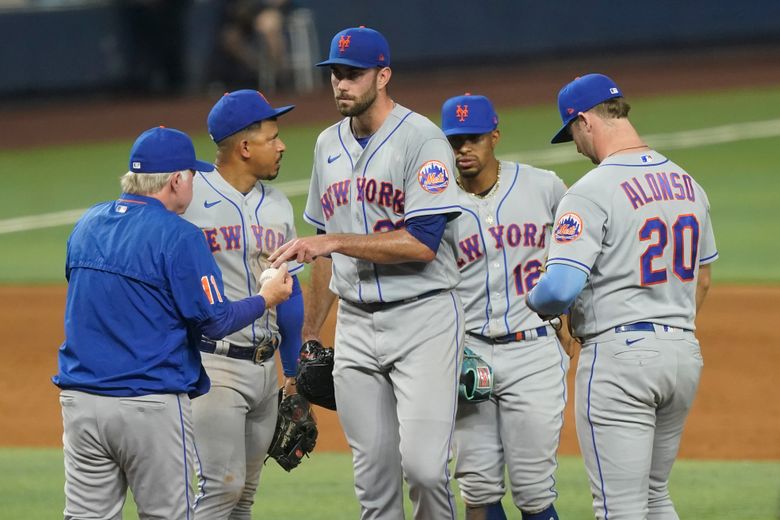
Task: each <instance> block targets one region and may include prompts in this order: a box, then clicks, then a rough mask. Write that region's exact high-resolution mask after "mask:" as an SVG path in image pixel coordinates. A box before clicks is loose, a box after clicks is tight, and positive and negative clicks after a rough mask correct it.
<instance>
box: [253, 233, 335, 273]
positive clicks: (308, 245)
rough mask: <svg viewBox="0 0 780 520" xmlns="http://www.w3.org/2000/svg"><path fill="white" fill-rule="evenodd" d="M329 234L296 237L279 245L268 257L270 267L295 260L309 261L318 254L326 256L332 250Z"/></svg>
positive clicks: (299, 261) (300, 261)
mask: <svg viewBox="0 0 780 520" xmlns="http://www.w3.org/2000/svg"><path fill="white" fill-rule="evenodd" d="M331 239H332V236H331V235H315V236H311V237H303V238H296V239H294V240H290V241H289V242H287V243H286V244H284V245H282V246H281V247H279V248H278V249H277V250H276V251H274V252H273V254H271V256H269V257H268V260H269V261H270V262H271V267H279V266H280V265H282V264H283V263H285V262H287V261H290V260H293V259H294V260H296V261H297V262H298V263H301V264H303V263H306V264H308V263H311V262H313V261H314V259H315V258H317V257H318V256H326V255H329V254H330V253H332V252H333V240H331Z"/></svg>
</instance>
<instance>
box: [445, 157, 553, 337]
mask: <svg viewBox="0 0 780 520" xmlns="http://www.w3.org/2000/svg"><path fill="white" fill-rule="evenodd" d="M501 172H502V174H501V177H500V179H499V182H498V184H499V189H498V191H497V192H496V193H495V194H493V195H489V196H487V197H484V198H482V197H478V196H475V195H473V194H471V193H467V192H466V191H465V190H460V193H459V200H460V204H461V207H462V209H463V214H462V216H461V218H460V219H459V221H460V224H459V229H458V231H459V235H458V250H457V254H458V256H457V260H456V261H457V265H458V268H459V269H460V271H461V273H462V274H463V278H462V280H461V283H460V285H459V292H460V295H461V299H463V301H464V303H465V304H466V305H465V306H466V309H467V310H468V311H467V313H466V321H467V330H476V331H479V333H480V334H485V335H502V334H509V333H510V332H513V331H518V330H525V329H529V328H533V327H536V326H539V325H540V324H541V320H540V319H539V318H538V316H536V315H535V314H534V313H532V312H531V311H530V310H528V309H527V307H526V306H525V305H518V304H515V302H516V301H517V299H518V298H522V297H524V296H525V294H526V293H527V292H529V291H530V290H531V289H533V287H534V286H535V285H536V283H537V281H538V280H539V278H540V276H541V274H542V271H541V269H542V265H543V262H544V256H545V252H546V249H547V245H548V243H549V238H550V236H549V235H550V233H551V228H552V224H553V222H554V217H555V210H556V208H557V205H558V200H559V199H560V197H561V196H562V195H563V193H564V192H565V191H566V187H565V185H564V184H563V181H561V180H560V179H559V178H558V177H557V176H556V175H555V174H554V173H552V172H549V171H546V170H540V169H538V168H534V167H532V166H529V165H525V164H516V163H510V162H505V161H504V162H501Z"/></svg>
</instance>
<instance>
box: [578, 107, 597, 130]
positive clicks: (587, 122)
mask: <svg viewBox="0 0 780 520" xmlns="http://www.w3.org/2000/svg"><path fill="white" fill-rule="evenodd" d="M577 115H578V116H579V121H580V123H579V124H581V125H582V128H583V130H585V131H586V132H591V131H592V130H593V119H594V118H595V117H596V116H595V115H593V114H592V113H591V112H580V113H578V114H577ZM574 124H578V123H577V122H576V121H575V122H574Z"/></svg>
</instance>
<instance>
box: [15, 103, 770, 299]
mask: <svg viewBox="0 0 780 520" xmlns="http://www.w3.org/2000/svg"><path fill="white" fill-rule="evenodd" d="M404 101H405V103H406V104H407V106H414V100H402V102H404ZM630 101H631V103H632V105H633V109H632V114H631V115H632V120H633V121H634V123H635V125H636V126H637V128H638V129H639V130H640V132H641V133H642V134H657V133H665V132H675V131H680V130H690V129H698V128H705V127H710V126H718V125H726V124H731V123H739V122H749V121H762V120H767V119H776V118H780V88H763V89H756V90H747V89H740V90H733V91H728V92H715V93H699V94H695V95H677V96H653V97H646V98H638V99H631V100H630ZM431 116H432V117H433V120H434V121H438V116H437V115H435V114H431ZM500 117H501V130H502V140H501V143H500V144H499V148H498V150H497V151H498V154H499V155H501V154H515V153H518V152H519V153H522V152H523V151H529V150H546V149H550V148H551V145H550V144H549V139H550V136H551V135H552V134H553V133H554V131H555V130H556V129H557V128H558V126H559V121H558V119H557V111H556V109H555V107H553V106H552V105H544V106H538V107H531V108H523V109H503V110H501V114H500ZM323 127H324V125H319V126H317V127H303V126H289V127H288V126H284V125H283V126H282V127H281V136H282V138H283V139H284V141H285V142H286V144H287V153H286V154H285V158H284V161H283V163H282V171H281V174H280V177H279V181H280V182H283V181H289V180H296V179H307V178H308V177H309V175H310V173H311V159H312V155H313V148H314V142H315V140H316V137H317V134H318V133H319V132H320V131H321V130H322V128H323ZM194 138H195V145H196V150H197V151H198V154H199V157H201V158H203V159H210V158H211V157H213V155H214V145H213V143H211V142H210V141H209V139H208V137H207V136H206V135H205V134H199V135H195V136H194ZM558 146H572V145H558ZM129 147H130V142H121V143H107V144H85V145H80V146H71V147H63V146H59V147H50V148H40V149H35V150H24V151H14V150H10V151H0V172H2V173H1V175H2V179H3V181H4V185H5V187H6V188H5V189H4V190H2V191H0V220H3V219H8V218H12V217H19V216H26V215H36V214H41V213H49V212H55V211H63V210H69V209H77V208H85V207H88V206H89V205H91V204H93V203H95V202H98V201H101V200H107V199H110V198H113V197H114V196H116V195H117V193H118V190H119V187H118V178H119V176H121V175H122V174H123V173H124V172H125V171H126V168H127V153H128V150H129ZM776 148H777V138H776V137H775V138H766V139H753V140H748V141H739V142H734V143H727V144H717V145H705V146H699V147H696V148H689V149H684V150H673V151H671V152H669V156H670V157H671V158H672V159H674V160H675V161H676V162H678V163H680V164H681V165H683V166H684V167H685V168H686V169H687V170H688V171H689V172H690V173H692V174H693V176H694V177H695V178H696V179H697V180H698V181H699V183H700V184H702V185H703V186H704V188H705V189H706V190H707V192H708V194H709V196H710V202H711V204H712V216H713V221H714V223H715V232H716V239H717V242H718V249H719V251H720V254H721V258H720V260H719V261H718V262H717V263H716V264H715V266H714V268H713V269H714V280H715V283H721V282H747V283H767V282H769V283H780V263H778V262H776V261H775V259H776V258H777V257H778V256H779V255H780V245H779V243H778V242H777V241H774V240H767V239H766V237H765V235H766V234H765V233H764V232H762V231H761V229H762V227H761V226H762V225H765V224H766V223H767V222H772V221H773V219H772V218H771V217H773V215H772V214H771V211H772V207H773V202H774V200H773V199H774V197H775V196H776V194H778V193H780V176H778V175H777V174H776V172H774V171H773V169H772V168H773V166H774V162H775V161H774V159H773V158H774V157H777V153H776ZM659 151H661V152H663V151H664V150H663V149H660V150H659ZM590 167H591V166H590V163H589V162H588V161H587V160H586V159H584V158H583V159H580V160H577V161H575V162H571V163H567V164H561V165H558V166H556V167H553V169H555V170H556V171H557V172H558V173H559V174H560V176H561V177H562V178H563V179H564V180H565V181H567V183H569V184H571V183H573V182H574V181H575V180H576V179H577V178H579V177H580V176H581V175H582V174H583V173H584V172H585V171H587V170H588V169H590ZM305 200H306V196H305V195H300V196H295V197H292V199H291V201H292V203H293V206H294V209H295V214H296V221H297V225H298V231H299V234H301V235H308V234H311V233H312V231H313V230H312V228H311V227H310V226H309V225H308V224H305V223H304V222H303V220H302V218H301V214H302V212H303V208H304V204H305ZM70 228H71V226H70V225H67V226H60V227H57V228H50V229H44V230H37V231H30V232H17V233H10V234H3V235H1V237H2V241H3V255H0V283H30V282H34V283H49V282H60V283H62V282H63V281H64V280H63V262H64V250H65V240H66V237H67V235H68V234H69V232H70Z"/></svg>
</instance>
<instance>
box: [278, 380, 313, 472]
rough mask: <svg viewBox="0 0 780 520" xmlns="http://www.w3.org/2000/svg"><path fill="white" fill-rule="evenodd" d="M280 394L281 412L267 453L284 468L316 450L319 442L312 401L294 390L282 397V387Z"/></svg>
mask: <svg viewBox="0 0 780 520" xmlns="http://www.w3.org/2000/svg"><path fill="white" fill-rule="evenodd" d="M279 398H280V399H281V401H280V402H279V415H278V416H277V418H276V430H275V431H274V438H273V440H271V446H270V447H269V448H268V457H270V458H272V459H274V460H275V461H276V462H277V463H279V465H280V466H281V467H282V468H284V470H285V471H290V470H292V469H293V468H296V467H297V466H298V464H300V463H301V459H303V457H304V456H307V457H308V456H309V453H311V452H312V450H314V446H315V444H316V443H317V420H316V419H315V417H314V414H313V413H312V411H311V405H310V404H309V402H308V401H307V400H306V399H305V398H304V397H303V396H301V395H298V394H293V395H288V396H287V397H284V398H282V390H281V389H280V390H279ZM268 457H266V460H268Z"/></svg>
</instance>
